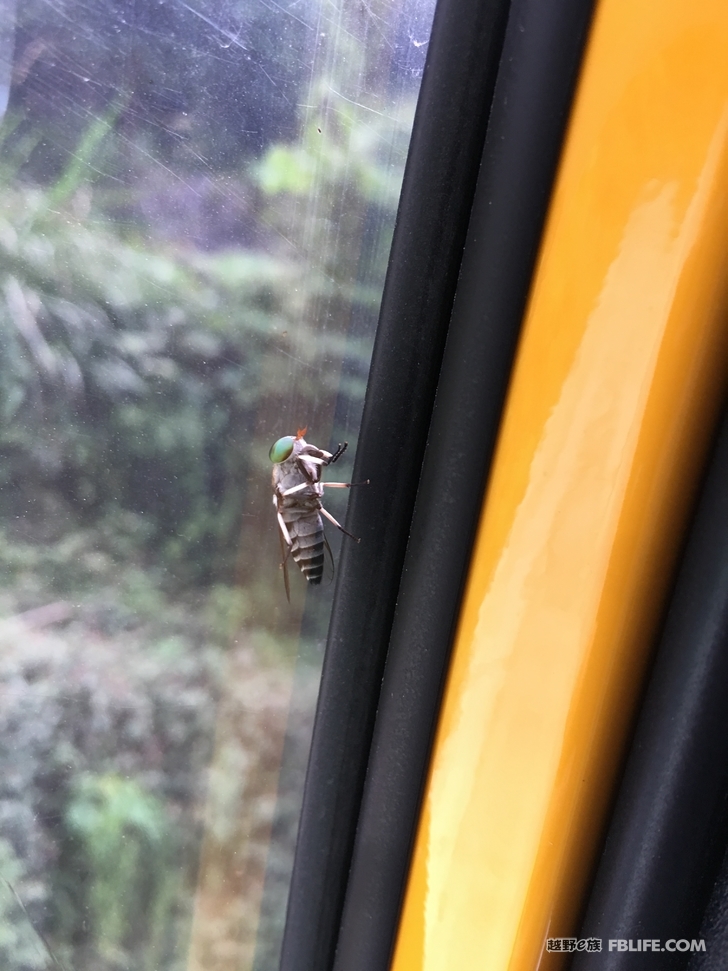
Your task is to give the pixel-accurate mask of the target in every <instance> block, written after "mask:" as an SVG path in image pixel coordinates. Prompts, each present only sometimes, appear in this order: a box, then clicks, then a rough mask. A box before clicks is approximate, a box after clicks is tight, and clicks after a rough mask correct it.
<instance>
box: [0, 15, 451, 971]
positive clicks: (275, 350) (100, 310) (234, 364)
mask: <svg viewBox="0 0 728 971" xmlns="http://www.w3.org/2000/svg"><path fill="white" fill-rule="evenodd" d="M433 6H434V2H433V0H367V2H354V0H282V2H281V3H273V2H271V3H267V2H263V0H223V2H213V0H195V2H193V3H189V4H188V3H186V2H184V0H160V2H155V3H150V2H148V0H120V2H117V3H114V4H109V3H108V2H105V0H90V2H89V0H84V2H81V0H56V2H54V3H53V4H49V3H47V2H43V0H24V2H23V3H22V4H17V5H16V4H15V3H14V2H13V0H0V112H4V114H3V118H2V124H1V125H0V180H1V182H2V189H1V192H0V580H1V582H0V612H1V615H2V618H3V619H2V620H1V621H0V780H2V791H1V793H0V876H2V878H3V882H2V885H0V963H1V964H2V966H3V967H5V968H8V969H15V971H34V969H41V968H46V967H48V966H50V965H51V964H52V963H53V961H55V962H57V964H58V965H60V966H61V967H66V968H73V969H74V971H84V969H89V971H90V969H94V971H112V969H117V968H119V969H121V968H125V969H126V968H129V969H139V971H142V969H144V971H146V969H152V968H154V969H159V971H173V969H174V971H177V969H189V971H202V969H205V971H212V969H214V971H228V969H230V971H233V969H235V971H241V969H244V968H255V969H256V971H267V969H271V971H272V969H273V968H275V967H276V964H277V955H278V950H279V947H280V937H281V933H282V923H283V917H284V913H285V904H286V895H287V887H288V880H289V876H290V867H291V860H292V852H293V844H294V840H295V832H296V824H297V820H298V810H299V806H300V799H301V791H302V784H303V774H304V771H305V765H306V757H307V752H308V745H309V739H310V732H311V722H312V716H313V710H314V705H315V699H316V693H317V687H318V678H319V672H320V664H321V659H322V651H323V645H324V642H325V637H326V627H327V618H328V610H329V606H330V600H331V594H332V590H333V587H332V585H331V583H330V582H329V583H328V584H327V583H326V580H325V581H324V584H323V585H322V586H321V587H320V588H317V589H313V590H312V591H311V593H309V594H307V591H306V584H305V581H304V579H303V577H302V576H301V575H300V574H299V573H298V571H297V570H295V568H293V569H292V570H291V603H290V604H289V603H288V602H287V600H286V596H285V592H284V587H283V579H282V574H281V571H280V569H279V561H280V549H279V545H278V538H277V535H276V523H275V517H274V512H273V508H272V505H271V495H270V471H271V466H270V462H269V460H268V450H269V448H270V445H271V444H272V443H273V441H275V440H276V439H278V438H280V437H281V436H283V435H288V434H295V432H296V429H297V428H299V427H303V426H308V432H307V438H308V439H309V440H310V441H312V442H314V443H315V444H316V445H318V446H320V447H322V448H327V449H332V446H335V445H336V443H338V442H343V441H348V442H349V452H348V453H347V454H346V455H345V456H344V457H343V458H342V459H341V462H339V463H338V464H337V466H336V468H337V474H336V476H334V477H335V478H337V479H345V478H346V477H347V470H348V471H350V469H351V455H353V453H354V452H355V449H356V436H357V428H358V422H359V417H360V412H361V407H362V402H363V395H364V388H365V384H366V378H367V370H368V365H369V357H370V354H371V348H372V342H373V337H374V329H375V326H376V321H377V314H378V309H379V302H380V299H381V291H382V286H383V281H384V273H385V268H386V262H387V256H388V252H389V244H390V240H391V235H392V230H393V225H394V216H395V212H396V207H397V201H398V196H399V189H400V184H401V179H402V172H403V168H404V161H405V156H406V151H407V145H408V141H409V135H410V129H411V123H412V117H413V113H414V105H415V100H416V96H417V90H418V87H419V82H420V79H421V75H422V69H423V65H424V57H425V52H426V50H427V39H428V32H429V29H430V22H431V19H432V12H433V10H432V8H433ZM332 450H333V449H332ZM347 461H348V464H347ZM345 495H346V494H345V493H338V494H334V495H333V497H332V498H331V499H330V500H329V501H327V505H328V506H330V508H331V510H332V512H333V513H334V515H336V516H337V518H340V517H343V514H344V507H345ZM329 541H330V543H331V546H332V548H333V553H334V559H336V555H337V549H338V547H339V543H340V536H339V535H338V534H336V533H335V530H333V529H332V530H331V531H330V532H329Z"/></svg>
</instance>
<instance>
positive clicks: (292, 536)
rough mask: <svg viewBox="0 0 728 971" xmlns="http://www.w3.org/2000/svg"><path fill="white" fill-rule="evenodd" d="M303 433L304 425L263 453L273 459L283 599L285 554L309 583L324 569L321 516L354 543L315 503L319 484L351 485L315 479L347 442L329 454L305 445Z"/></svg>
mask: <svg viewBox="0 0 728 971" xmlns="http://www.w3.org/2000/svg"><path fill="white" fill-rule="evenodd" d="M305 434H306V429H305V428H299V429H298V431H297V433H296V434H295V435H286V436H285V438H279V439H278V441H277V442H276V443H275V445H273V446H272V448H271V450H270V452H269V453H268V454H269V458H270V460H271V462H273V505H274V506H275V507H276V516H277V517H278V528H279V530H280V537H281V549H282V551H283V563H282V564H281V566H282V567H283V582H284V584H285V587H286V596H287V597H288V599H289V601H290V599H291V591H290V588H289V584H288V566H287V563H288V557H289V556H291V557H293V560H294V561H295V562H296V563H297V564H298V568H299V569H300V571H301V573H303V575H304V576H305V577H306V579H307V580H308V582H309V583H313V584H317V583H321V578H322V576H323V573H324V546H325V547H326V548H327V549H328V545H329V544H328V543H327V541H326V537H325V536H324V524H323V521H322V519H321V516H324V517H325V518H326V519H328V520H329V522H331V523H333V524H334V526H336V528H337V529H340V530H341V532H342V533H344V534H345V535H346V536H348V537H349V538H350V539H353V540H354V541H355V542H357V543H358V542H359V540H358V539H357V537H356V536H352V535H351V533H348V532H347V531H346V530H345V529H344V527H343V526H342V525H341V523H338V522H337V521H336V520H335V519H334V517H333V516H332V515H331V513H330V512H327V511H326V509H324V507H323V505H322V503H321V500H322V498H323V494H324V488H328V489H349V488H351V486H352V485H355V484H356V483H352V482H322V481H321V474H322V472H323V470H324V468H325V467H326V466H327V465H333V463H334V462H336V461H337V460H338V459H340V458H341V456H342V455H343V454H344V452H345V451H346V448H347V442H344V444H343V445H339V447H338V448H337V449H336V451H335V452H333V453H332V452H326V451H325V450H324V449H322V448H316V446H315V445H309V444H308V442H307V441H306V440H305V439H304V437H303V436H304V435H305ZM367 481H368V480H367ZM330 552H331V551H330V550H329V553H330Z"/></svg>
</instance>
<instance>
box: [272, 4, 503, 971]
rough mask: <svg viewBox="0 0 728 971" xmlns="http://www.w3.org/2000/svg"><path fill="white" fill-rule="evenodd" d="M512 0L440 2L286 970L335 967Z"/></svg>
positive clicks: (362, 458) (321, 710)
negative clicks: (408, 547) (378, 710)
mask: <svg viewBox="0 0 728 971" xmlns="http://www.w3.org/2000/svg"><path fill="white" fill-rule="evenodd" d="M507 12H508V2H507V0H440V2H439V4H438V6H437V10H436V13H435V19H434V24H433V29H432V34H431V38H430V43H429V50H428V57H427V62H426V66H425V72H424V76H423V81H422V86H421V90H420V97H419V101H418V107H417V112H416V117H415V123H414V128H413V134H412V140H411V146H410V153H409V157H408V161H407V166H406V170H405V177H404V184H403V188H402V196H401V200H400V206H399V211H398V216H397V224H396V227H395V233H394V240H393V244H392V252H391V258H390V265H389V269H388V273H387V279H386V284H385V288H384V294H383V298H382V308H381V313H380V319H379V325H378V330H377V336H376V341H375V347H374V354H373V359H372V367H371V372H370V377H369V384H368V388H367V395H366V401H365V405H364V414H363V420H362V427H361V433H360V437H359V441H358V445H357V454H356V461H355V465H354V473H353V478H354V481H361V480H362V479H370V481H371V485H370V486H369V487H367V488H366V489H364V488H362V489H358V490H352V493H351V499H350V504H349V510H348V515H347V524H348V525H347V529H349V530H350V531H351V532H352V533H354V534H355V535H357V536H360V537H361V543H360V544H359V545H354V544H353V543H352V544H346V543H345V544H344V545H343V547H342V554H341V559H340V563H339V575H338V578H337V586H336V591H335V597H334V607H333V614H332V619H331V624H330V628H329V637H328V643H327V649H326V657H325V660H324V666H323V672H322V682H321V691H320V696H319V702H318V707H317V712H316V720H315V724H314V731H313V740H312V748H311V755H310V759H309V768H308V775H307V781H306V787H305V790H304V798H303V808H302V813H301V821H300V828H299V836H298V843H297V847H296V855H295V859H294V867H293V875H292V882H291V889H290V896H289V903H288V913H287V918H286V927H285V932H284V939H283V947H282V957H281V965H280V967H281V971H325V969H327V968H330V967H331V965H332V962H333V958H334V949H335V945H336V939H337V936H338V931H339V921H340V917H341V910H342V907H343V902H344V891H345V886H346V879H347V875H348V871H349V865H350V861H351V852H352V847H353V842H354V834H355V829H356V821H357V817H358V814H359V804H360V800H361V792H362V787H363V784H364V775H365V772H366V765H367V760H368V757H369V749H370V745H371V735H372V729H373V724H374V717H375V713H376V707H377V701H378V697H379V689H380V686H381V679H382V671H383V668H384V659H385V655H386V649H387V644H388V643H389V635H390V630H391V626H392V618H393V615H394V607H395V602H396V597H397V590H398V588H399V581H400V576H401V572H402V563H403V560H404V555H405V549H406V545H407V537H408V535H409V529H410V521H411V518H412V511H413V508H414V501H415V494H416V491H417V483H418V480H419V477H420V471H421V467H422V459H423V455H424V451H425V444H426V441H427V430H428V428H429V424H430V417H431V414H432V406H433V401H434V396H435V387H436V384H437V377H438V373H439V370H440V364H441V360H442V352H443V348H444V344H445V336H446V333H447V326H448V322H449V319H450V313H451V311H452V302H453V298H454V294H455V287H456V283H457V277H458V272H459V269H460V261H461V257H462V250H463V245H464V242H465V236H466V232H467V227H468V221H469V218H470V210H471V207H472V200H473V194H474V191H475V185H476V180H477V174H478V168H479V165H480V160H481V154H482V149H483V142H484V139H485V130H486V126H487V121H488V113H489V110H490V105H491V102H492V95H493V87H494V84H495V77H496V73H497V68H498V63H499V60H500V54H501V48H502V41H503V32H504V29H505V21H506V17H507Z"/></svg>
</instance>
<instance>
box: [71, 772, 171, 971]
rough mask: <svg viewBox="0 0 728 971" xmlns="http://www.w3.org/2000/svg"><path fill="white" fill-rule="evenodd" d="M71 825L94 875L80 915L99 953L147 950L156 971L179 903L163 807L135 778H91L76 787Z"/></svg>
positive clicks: (85, 867)
mask: <svg viewBox="0 0 728 971" xmlns="http://www.w3.org/2000/svg"><path fill="white" fill-rule="evenodd" d="M65 822H66V826H67V829H68V832H69V834H70V836H71V837H72V838H74V839H75V841H76V843H77V853H78V857H79V859H78V860H77V866H78V868H79V869H81V870H82V871H83V872H86V873H87V878H86V881H85V884H84V888H83V889H84V896H85V898H86V899H85V901H83V902H82V903H81V908H80V909H81V911H82V912H84V911H85V912H86V913H88V915H89V916H88V924H89V925H90V926H89V927H88V931H87V933H88V935H89V936H90V937H91V938H92V939H93V940H94V941H95V942H96V947H97V948H98V951H99V954H100V955H101V957H102V958H105V959H110V960H112V961H113V960H114V959H115V957H116V956H123V955H124V953H125V952H126V951H129V950H130V951H132V952H134V951H137V950H138V949H139V948H141V947H144V951H145V953H146V954H147V961H148V964H149V966H150V967H153V966H154V964H155V963H156V960H157V959H158V958H159V957H160V956H161V954H160V949H161V948H163V946H164V943H165V939H164V938H165V935H164V930H165V928H166V927H167V928H168V925H169V922H170V920H171V917H172V910H173V907H174V903H175V898H176V896H177V894H176V888H175V886H174V871H173V870H172V869H171V868H170V867H169V856H170V853H171V852H172V850H173V844H172V842H171V840H170V836H169V823H168V820H167V818H166V815H165V811H164V807H163V806H162V804H161V803H160V802H159V800H158V799H156V798H155V797H153V796H151V795H150V794H148V793H146V792H144V790H143V789H142V788H141V786H140V785H139V784H138V783H137V782H136V781H134V780H133V779H124V778H121V777H120V776H118V775H113V774H108V775H101V776H94V775H90V774H86V775H82V776H80V777H79V778H78V779H77V780H76V781H75V785H74V790H73V793H72V796H71V800H70V802H69V804H68V807H67V809H66V818H65ZM74 909H76V908H74Z"/></svg>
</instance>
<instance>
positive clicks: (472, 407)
mask: <svg viewBox="0 0 728 971" xmlns="http://www.w3.org/2000/svg"><path fill="white" fill-rule="evenodd" d="M592 9H593V4H592V2H591V0H552V2H550V3H543V0H515V2H514V3H513V4H512V7H511V12H510V15H509V20H508V26H507V31H506V37H505V43H504V49H503V58H502V63H501V69H500V71H499V75H498V80H497V83H496V89H495V97H494V104H493V109H492V112H491V118H490V122H489V126H488V132H487V136H486V142H485V148H484V155H483V164H482V168H481V173H480V177H479V181H478V188H477V192H476V197H475V203H474V208H473V216H472V220H471V225H470V229H469V232H468V239H467V243H466V248H465V253H464V257H463V265H462V270H461V276H460V281H459V283H458V289H457V295H456V299H455V305H454V311H453V317H452V321H451V325H450V332H449V334H448V338H447V345H446V349H445V354H444V359H443V365H442V373H441V377H440V382H439V385H438V389H437V400H436V404H435V409H434V413H433V420H432V427H431V432H430V436H429V442H428V446H427V453H426V456H425V462H424V467H423V473H422V481H421V484H420V490H419V493H418V496H417V504H416V509H415V514H414V519H413V523H412V534H411V538H410V543H409V547H408V550H407V557H406V561H405V570H404V574H403V578H402V584H401V587H400V591H399V597H398V603H397V610H396V616H395V621H394V626H393V631H392V637H391V642H390V648H389V657H388V660H387V665H386V672H385V676H384V683H383V689H382V695H381V699H380V710H379V712H378V715H377V722H376V728H375V733H374V741H373V748H372V755H371V761H370V766H369V770H368V774H367V780H366V788H365V794H364V798H363V804H362V812H361V817H360V821H359V827H358V833H357V839H356V846H355V852H354V856H353V861H352V870H351V876H350V880H349V886H348V891H347V898H346V905H345V910H344V914H343V920H342V930H341V935H340V939H339V944H338V950H337V957H336V963H335V968H336V969H337V971H386V969H387V968H388V967H389V961H390V958H391V951H392V946H393V942H394V936H395V933H396V928H397V923H398V919H399V912H400V906H401V898H402V893H403V887H404V883H405V879H406V875H407V870H408V866H409V859H410V853H411V845H412V840H413V836H414V832H415V827H416V821H417V817H418V814H419V807H420V802H421V795H422V788H423V782H424V778H425V773H426V769H427V765H428V762H429V755H430V749H431V743H432V735H433V731H434V726H435V723H436V718H437V711H438V708H439V703H440V696H441V690H442V683H443V679H444V676H445V672H446V668H447V663H448V659H449V653H450V647H451V642H452V637H453V633H454V628H455V624H456V621H457V617H458V613H459V607H460V600H461V595H462V589H463V585H464V579H465V576H466V572H467V568H468V564H469V559H470V554H471V549H472V543H473V539H474V533H475V528H476V525H477V521H478V517H479V514H480V509H481V504H482V498H483V493H484V487H485V481H486V477H487V474H488V471H489V467H490V463H491V458H492V454H493V450H494V447H495V441H496V435H497V432H498V427H499V425H500V419H501V413H502V409H503V404H504V400H505V395H506V390H507V385H508V380H509V377H510V372H511V367H512V362H513V357H514V353H515V348H516V343H517V339H518V334H519V331H520V326H521V319H522V316H523V312H524V308H525V304H526V300H527V297H528V292H529V287H530V282H531V277H532V273H533V267H534V262H535V259H536V255H537V250H538V244H539V240H540V237H541V233H542V229H543V223H544V219H545V215H546V210H547V206H548V201H549V197H550V193H551V188H552V184H553V179H554V173H555V169H556V165H557V162H558V158H559V153H560V149H561V145H562V141H563V135H564V129H565V124H566V120H567V117H568V113H569V108H570V105H571V100H572V95H573V90H574V85H575V81H576V78H577V74H578V69H579V65H580V63H581V59H582V54H583V50H584V43H585V38H586V34H587V31H588V27H589V24H590V20H591V14H592Z"/></svg>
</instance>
